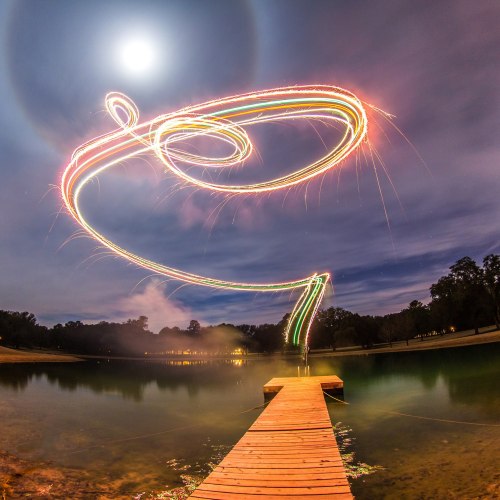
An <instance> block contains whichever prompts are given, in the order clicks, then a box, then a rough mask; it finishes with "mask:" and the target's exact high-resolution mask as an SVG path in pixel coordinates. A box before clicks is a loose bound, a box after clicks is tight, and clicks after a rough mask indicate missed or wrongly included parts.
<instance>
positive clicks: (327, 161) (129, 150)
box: [61, 85, 368, 346]
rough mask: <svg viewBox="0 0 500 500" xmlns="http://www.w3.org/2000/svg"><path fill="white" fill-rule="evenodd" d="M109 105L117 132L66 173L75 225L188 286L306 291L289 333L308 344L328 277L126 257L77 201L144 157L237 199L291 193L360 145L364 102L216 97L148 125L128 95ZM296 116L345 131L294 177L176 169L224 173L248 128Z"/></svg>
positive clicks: (308, 95)
mask: <svg viewBox="0 0 500 500" xmlns="http://www.w3.org/2000/svg"><path fill="white" fill-rule="evenodd" d="M106 108H107V110H108V112H109V114H110V115H111V116H112V118H113V119H114V120H115V122H116V123H117V124H118V125H119V127H120V128H119V129H117V130H114V131H112V132H110V133H108V134H105V135H102V136H100V137H97V138H95V139H93V140H92V141H90V142H88V143H86V144H84V145H82V146H80V147H79V148H77V149H76V150H75V152H74V153H73V156H72V158H71V162H70V163H69V164H68V166H67V167H66V169H65V170H64V173H63V175H62V179H61V194H62V198H63V201H64V203H65V205H66V207H67V209H68V210H69V212H70V214H71V215H72V216H73V217H74V218H75V220H76V221H77V222H78V223H79V224H80V225H81V226H82V227H83V229H85V231H86V232H87V233H88V234H89V235H90V236H92V237H93V238H94V239H96V240H97V241H99V242H100V243H101V244H103V245H104V246H105V247H107V248H108V249H109V250H111V251H113V252H114V253H115V254H117V255H119V256H121V257H124V258H125V259H127V260H129V261H131V262H133V263H135V264H137V265H139V266H141V267H143V268H145V269H148V270H150V271H153V272H155V273H159V274H162V275H165V276H168V277H170V278H173V279H176V280H179V281H182V282H185V283H191V284H196V285H203V286H209V287H213V288H224V289H231V290H246V291H257V292H273V291H274V292H276V291H283V290H293V289H296V288H302V289H303V293H302V295H301V296H300V298H299V300H298V302H297V303H296V305H295V307H294V309H293V312H292V314H291V316H290V319H289V321H288V325H287V329H286V332H285V335H286V340H287V342H291V343H293V344H294V345H299V344H300V345H303V346H304V345H307V341H308V334H309V329H310V326H311V323H312V321H313V319H314V316H315V314H316V311H317V309H318V307H319V305H320V303H321V300H322V298H323V295H324V292H325V287H326V285H327V283H328V281H329V279H330V275H329V274H328V273H321V274H316V273H315V274H313V275H312V276H308V277H306V278H302V279H298V280H295V281H287V282H283V283H238V282H232V281H223V280H218V279H216V278H207V277H203V276H199V275H196V274H192V273H187V272H185V271H182V270H179V269H174V268H172V267H167V266H165V265H163V264H160V263H157V262H154V261H151V260H148V259H145V258H143V257H141V256H139V255H135V254H133V253H132V252H129V251H128V250H126V249H125V248H122V247H120V246H118V245H117V244H115V243H113V242H112V241H110V240H109V239H108V238H106V237H105V236H104V235H103V234H101V233H99V232H98V231H96V230H95V229H94V228H93V227H92V226H91V225H90V224H89V223H88V222H87V221H86V219H85V218H84V216H83V213H82V210H81V208H80V206H79V196H80V193H81V190H82V189H83V187H84V186H85V185H86V184H87V183H88V182H90V181H91V180H92V179H93V178H94V177H96V176H97V175H98V174H100V173H101V172H104V171H105V170H106V169H108V168H111V167H113V166H115V165H118V164H120V163H121V162H123V161H124V160H127V159H130V158H133V157H137V156H138V155H144V154H152V155H154V156H156V157H157V158H158V159H159V160H160V161H161V162H162V164H163V165H164V166H165V168H166V169H167V171H170V172H171V173H173V174H175V175H176V176H178V177H179V178H180V179H182V180H183V181H185V182H187V183H189V184H191V185H194V186H196V187H198V188H203V189H208V190H211V191H218V192H222V193H229V194H232V195H237V194H245V193H246V194H250V193H263V192H270V191H274V190H279V189H284V188H289V187H291V186H294V185H297V184H300V183H302V182H305V181H307V180H309V179H312V178H313V177H315V176H317V175H320V174H322V173H324V172H326V171H328V170H330V169H332V168H334V167H335V166H337V165H339V163H340V162H341V161H342V160H344V159H345V158H346V157H347V156H348V155H349V154H350V153H351V152H352V151H354V150H355V149H356V148H357V147H358V146H359V145H360V143H361V142H362V141H363V139H364V138H365V136H366V133H367V124H368V121H367V117H366V113H365V110H364V108H363V105H362V103H361V101H360V100H359V99H358V98H357V97H356V96H355V95H353V94H352V93H350V92H348V91H346V90H344V89H341V88H338V87H332V86H326V85H320V86H300V87H284V88H278V89H273V90H267V91H262V92H254V93H249V94H242V95H237V96H233V97H228V98H224V99H218V100H213V101H209V102H206V103H204V104H200V105H196V106H190V107H187V108H184V109H181V110H179V111H176V112H173V113H170V114H165V115H160V116H158V117H156V118H154V119H153V120H150V121H147V122H144V123H139V110H138V109H137V106H136V105H135V104H134V103H133V102H132V101H131V100H130V99H129V98H128V97H127V96H125V95H123V94H120V93H116V92H113V93H110V94H108V95H107V96H106ZM299 119H302V120H303V119H319V120H322V121H323V122H326V123H328V122H332V123H334V124H341V125H342V126H343V127H344V133H343V134H342V136H341V138H340V140H339V141H338V143H337V144H336V145H335V146H334V147H333V148H331V149H329V150H328V151H327V153H326V154H325V155H324V156H322V157H321V158H320V159H318V160H316V161H314V162H312V163H310V164H308V165H306V166H304V167H302V168H300V169H298V170H296V171H294V172H292V173H289V174H286V175H283V176H280V177H277V178H275V179H271V180H268V181H264V182H259V183H255V184H246V185H226V184H217V183H212V182H207V181H204V180H200V179H197V178H195V177H192V176H190V175H189V174H188V173H186V172H185V171H183V170H181V168H180V166H179V165H180V164H188V165H191V166H197V167H202V168H227V167H232V166H234V165H237V164H240V163H241V162H243V161H245V160H246V159H248V158H249V157H250V156H251V155H252V152H253V145H252V142H251V141H250V138H249V137H248V134H247V133H246V131H245V127H247V126H250V125H255V124H258V123H270V122H276V121H283V120H299ZM195 137H209V138H210V139H213V140H219V141H223V142H224V143H226V144H228V145H229V146H230V148H231V151H232V152H231V154H229V155H226V156H222V157H218V158H215V157H209V156H203V155H199V154H195V153H191V152H188V151H184V150H182V148H181V145H182V143H183V142H184V141H186V140H189V139H192V138H195Z"/></svg>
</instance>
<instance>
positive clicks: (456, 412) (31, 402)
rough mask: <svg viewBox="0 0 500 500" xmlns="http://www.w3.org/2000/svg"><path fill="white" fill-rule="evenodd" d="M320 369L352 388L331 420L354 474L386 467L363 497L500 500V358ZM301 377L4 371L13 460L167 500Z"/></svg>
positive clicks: (233, 368)
mask: <svg viewBox="0 0 500 500" xmlns="http://www.w3.org/2000/svg"><path fill="white" fill-rule="evenodd" d="M310 370H311V375H325V374H338V375H339V376H340V377H341V378H342V379H343V380H344V383H345V400H346V401H347V402H349V403H350V404H349V405H342V404H338V403H335V402H333V401H331V400H329V401H328V408H329V411H330V414H331V417H332V422H334V423H339V422H340V423H341V425H340V426H339V429H342V430H343V432H342V434H343V435H345V436H344V437H343V440H344V445H345V448H346V451H347V452H349V453H354V472H355V473H354V475H357V474H356V472H362V471H363V465H362V464H363V463H364V464H367V465H368V466H378V467H380V468H377V467H375V469H373V473H372V474H370V475H361V476H360V477H358V478H353V479H351V484H352V489H353V493H354V494H355V495H356V497H357V498H360V499H377V498H395V499H396V498H397V499H404V498H408V499H412V498H495V497H496V496H498V495H499V492H500V487H499V483H500V474H499V471H500V467H498V464H499V463H500V426H499V424H500V345H498V344H490V345H486V346H484V345H483V346H473V347H462V348H454V349H446V350H438V351H423V352H408V353H397V354H379V355H372V356H356V357H348V358H343V359H342V358H311V359H310ZM297 373H298V369H297V362H296V361H282V360H276V359H273V360H271V359H269V358H268V359H265V358H264V359H259V360H255V361H249V362H209V363H201V362H198V363H188V362H184V363H181V364H177V363H175V364H169V363H167V362H117V361H114V362H102V361H101V362H85V363H74V364H73V363H65V364H31V365H29V364H26V365H24V364H15V365H0V405H1V406H0V408H1V432H0V450H2V451H6V452H9V453H12V454H14V455H16V456H18V457H20V458H22V459H26V460H33V461H39V460H43V461H49V462H51V464H52V465H53V466H56V467H61V468H62V467H70V468H75V469H82V470H85V471H87V472H88V473H89V476H90V477H91V478H92V479H94V480H95V481H96V482H99V481H102V480H106V481H107V482H108V484H110V485H111V488H114V489H115V492H116V496H119V495H124V496H130V497H132V496H134V495H140V494H141V493H143V492H145V496H143V497H142V498H146V497H147V496H149V495H152V494H155V495H159V496H161V495H162V492H165V491H167V490H169V489H171V488H175V487H178V486H182V485H183V484H184V482H185V481H186V477H185V475H188V476H203V475H206V474H207V473H208V472H209V470H210V467H211V464H213V463H215V462H217V461H218V460H220V458H221V457H222V456H223V455H224V454H225V453H226V452H227V451H228V450H229V449H230V447H231V446H232V445H233V444H234V443H235V442H236V441H237V440H238V439H239V437H240V436H241V435H242V434H244V433H245V431H246V430H247V428H248V426H249V425H250V424H251V422H253V420H254V419H255V418H256V417H257V416H258V415H259V412H260V411H261V410H260V409H253V410H252V408H253V407H256V406H259V405H261V404H262V403H263V396H262V385H263V384H264V383H265V382H267V381H268V380H269V379H270V378H272V377H274V376H295V375H297ZM398 413H404V414H406V415H400V414H398ZM408 415H414V416H408ZM416 417H427V419H422V418H416ZM432 419H442V420H453V421H456V422H474V423H481V424H489V425H469V424H465V423H452V422H443V421H439V420H432ZM494 425H496V427H495V426H494ZM356 467H357V468H356Z"/></svg>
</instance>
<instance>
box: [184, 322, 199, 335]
mask: <svg viewBox="0 0 500 500" xmlns="http://www.w3.org/2000/svg"><path fill="white" fill-rule="evenodd" d="M187 332H188V334H189V335H191V336H193V337H198V336H199V335H200V332H201V325H200V323H199V321H196V320H195V319H192V320H191V321H190V322H189V326H188V327H187Z"/></svg>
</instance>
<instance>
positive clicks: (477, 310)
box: [0, 254, 500, 356]
mask: <svg viewBox="0 0 500 500" xmlns="http://www.w3.org/2000/svg"><path fill="white" fill-rule="evenodd" d="M430 299H431V300H430V302H429V303H428V304H426V305H425V304H423V303H422V302H420V301H418V300H414V301H412V302H410V304H409V305H408V306H407V307H406V308H404V309H403V310H402V311H400V312H398V313H392V314H386V315H385V316H370V315H365V316H362V315H359V314H357V313H353V312H350V311H347V310H345V309H342V308H340V307H330V308H328V309H323V310H319V311H318V314H317V317H316V318H315V320H314V322H313V325H312V327H311V333H310V336H309V338H310V346H311V348H313V349H320V348H330V349H336V348H338V347H344V346H351V345H359V346H362V347H363V348H370V347H372V346H373V345H374V344H378V343H388V344H389V345H390V346H392V344H393V342H396V341H406V342H407V343H408V341H409V340H410V339H413V338H417V337H418V338H420V339H422V340H423V339H424V337H426V336H428V335H434V334H436V333H438V334H445V333H448V332H451V331H456V330H465V329H474V330H475V332H476V333H478V331H479V328H480V327H481V326H487V325H491V324H493V323H494V324H495V325H496V327H497V328H500V255H494V254H490V255H487V256H486V257H485V258H484V259H483V262H482V266H479V265H478V264H477V263H476V262H475V261H474V260H473V259H471V258H470V257H463V258H462V259H459V260H458V261H457V262H456V263H455V264H453V265H452V266H451V267H450V268H449V273H448V274H446V275H445V276H442V277H441V278H439V280H438V281H437V282H436V283H434V284H432V285H431V287H430ZM288 316H289V315H288V314H287V315H285V316H284V317H283V319H282V320H281V321H279V322H278V323H277V324H261V325H250V324H242V325H231V324H226V323H222V324H220V325H216V326H207V327H203V326H201V325H200V323H199V322H198V321H197V320H191V321H190V323H189V324H188V326H187V327H186V328H185V329H181V328H179V327H173V328H169V327H165V328H163V329H162V330H160V332H159V333H158V334H155V333H152V332H151V331H149V329H148V318H147V317H146V316H140V317H139V318H137V319H129V320H127V321H125V322H123V323H113V322H107V321H101V322H99V323H96V324H84V323H82V322H80V321H68V322H67V323H65V324H64V325H62V324H60V323H58V324H56V325H54V326H53V327H52V328H47V327H45V326H42V325H39V324H38V322H37V319H36V317H35V316H34V315H33V314H32V313H29V312H13V311H0V345H5V346H9V347H14V348H39V349H51V350H60V351H64V352H69V353H79V354H87V355H105V356H157V355H165V356H168V355H204V354H215V353H218V354H234V355H240V354H242V353H245V352H275V351H279V350H283V349H286V348H287V346H285V345H284V336H283V332H284V330H285V327H286V323H287V320H288Z"/></svg>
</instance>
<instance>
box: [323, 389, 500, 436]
mask: <svg viewBox="0 0 500 500" xmlns="http://www.w3.org/2000/svg"><path fill="white" fill-rule="evenodd" d="M323 394H325V396H328V397H329V398H332V399H334V400H335V401H337V402H339V403H342V404H345V405H348V404H350V403H347V402H346V401H343V400H342V399H338V398H335V397H333V396H331V395H330V394H328V393H326V392H325V391H323ZM376 410H377V411H380V412H382V413H390V414H391V415H399V416H400V417H410V418H418V419H421V420H432V421H434V422H444V423H447V424H464V425H477V426H480V427H500V424H485V423H482V422H465V421H464V420H449V419H446V418H434V417H424V416H423V415H413V414H411V413H402V412H400V411H392V410H381V409H378V408H377V409H376Z"/></svg>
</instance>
